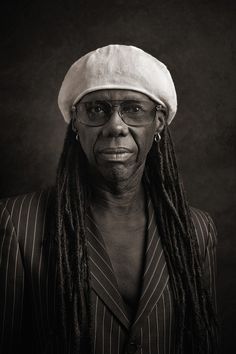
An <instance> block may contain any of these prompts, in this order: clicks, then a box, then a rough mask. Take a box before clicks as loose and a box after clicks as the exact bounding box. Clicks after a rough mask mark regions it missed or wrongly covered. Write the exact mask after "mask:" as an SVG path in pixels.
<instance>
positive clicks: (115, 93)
mask: <svg viewBox="0 0 236 354" xmlns="http://www.w3.org/2000/svg"><path fill="white" fill-rule="evenodd" d="M91 100H98V101H100V100H114V101H116V100H117V101H119V100H136V101H147V102H153V101H152V100H151V99H150V98H149V97H148V96H146V95H145V94H144V93H141V92H137V91H131V90H118V89H106V90H98V91H93V92H90V93H88V94H87V95H85V96H84V97H83V98H82V99H81V102H85V101H91Z"/></svg>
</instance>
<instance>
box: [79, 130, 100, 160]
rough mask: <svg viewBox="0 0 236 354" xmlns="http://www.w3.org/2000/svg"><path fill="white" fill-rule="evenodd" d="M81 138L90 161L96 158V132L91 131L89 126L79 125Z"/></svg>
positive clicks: (82, 145)
mask: <svg viewBox="0 0 236 354" xmlns="http://www.w3.org/2000/svg"><path fill="white" fill-rule="evenodd" d="M78 132H79V140H80V144H81V147H82V149H83V151H84V153H85V155H86V157H87V159H88V161H89V162H90V163H92V161H93V160H94V154H93V148H94V144H95V142H96V134H95V133H94V132H91V131H90V130H89V129H88V128H87V127H86V128H85V127H84V126H80V127H78Z"/></svg>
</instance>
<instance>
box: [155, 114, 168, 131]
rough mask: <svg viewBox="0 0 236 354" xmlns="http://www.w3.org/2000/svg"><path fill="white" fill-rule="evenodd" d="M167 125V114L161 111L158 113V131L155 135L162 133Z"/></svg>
mask: <svg viewBox="0 0 236 354" xmlns="http://www.w3.org/2000/svg"><path fill="white" fill-rule="evenodd" d="M165 124H166V112H165V111H164V110H159V111H157V112H156V130H155V134H157V133H161V132H162V130H163V129H164V127H165Z"/></svg>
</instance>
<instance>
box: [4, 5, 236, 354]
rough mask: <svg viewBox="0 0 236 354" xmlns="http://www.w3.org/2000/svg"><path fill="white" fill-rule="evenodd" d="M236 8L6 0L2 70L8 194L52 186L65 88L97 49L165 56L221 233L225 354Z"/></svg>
mask: <svg viewBox="0 0 236 354" xmlns="http://www.w3.org/2000/svg"><path fill="white" fill-rule="evenodd" d="M235 10H236V8H235V6H234V2H233V1H232V2H229V1H224V2H223V1H218V0H217V1H203V0H199V1H192V2H191V1H187V0H183V1H179V2H177V1H176V2H175V1H170V0H163V1H162V2H160V1H149V0H146V1H144V0H142V1H141V0H139V1H134V0H131V1H123V0H119V1H108V0H100V1H95V0H94V1H91V0H84V1H72V0H67V1H62V0H57V1H47V2H46V1H45V2H44V1H33V2H32V1H26V0H21V1H20V2H19V1H16V0H15V1H8V2H7V0H6V1H5V7H4V8H1V14H2V16H3V18H2V20H1V26H3V28H2V29H3V32H2V33H3V37H2V41H1V59H0V62H1V73H0V90H1V96H0V109H1V110H0V111H1V115H0V119H1V122H0V166H1V173H0V196H1V197H5V196H10V195H15V194H19V193H24V192H29V191H32V190H35V189H39V188H41V187H44V186H46V185H48V184H51V183H53V180H54V177H55V169H56V165H57V162H58V158H59V155H60V151H61V147H62V143H63V139H64V134H65V129H66V125H65V124H64V122H63V120H62V118H61V116H60V113H59V111H58V108H57V94H58V89H59V86H60V84H61V81H62V79H63V77H64V74H65V72H66V70H67V68H68V67H69V65H70V64H71V63H72V62H73V61H75V60H76V59H77V58H78V57H80V56H81V55H83V54H85V53H86V52H87V51H89V50H93V49H95V48H97V47H100V46H103V45H107V44H111V43H123V44H133V45H136V46H139V47H141V48H143V49H144V50H146V51H148V52H149V53H150V54H152V55H154V56H156V57H157V58H159V59H160V60H161V61H163V62H164V63H165V64H166V65H167V66H168V68H169V70H170V71H171V73H172V76H173V79H174V82H175V84H176V89H177V94H178V102H179V109H178V113H177V116H176V118H175V120H174V122H173V124H172V125H171V128H172V129H171V130H172V134H173V137H174V141H175V145H176V150H177V154H178V161H179V166H180V169H181V172H182V176H183V179H184V182H185V186H186V191H187V194H188V197H189V199H190V201H191V204H192V205H193V206H196V207H199V208H202V209H203V210H207V211H208V212H209V213H210V214H211V216H212V217H213V218H214V220H215V223H216V225H217V228H218V233H219V243H218V302H219V314H220V322H221V327H222V336H221V342H222V343H221V351H220V353H222V354H225V353H227V354H230V353H235V352H236V345H235V344H234V343H235V335H236V333H235V328H236V320H235V319H236V271H235V269H236V240H235V237H234V235H235V230H236V213H235V206H236V200H235V199H236V198H235V184H236V180H235V179H236V178H235V172H236V168H235V167H236V166H235V162H236V161H235V155H236V154H235V150H236V143H235V128H236V127H235V117H234V116H235V114H234V112H235V108H236V107H235V86H234V82H235V81H234V80H235V74H234V72H235V67H234V61H235V56H234V54H235V51H234V49H235V48H233V44H234V37H235V34H236V31H235V25H234V22H235V13H236V12H235Z"/></svg>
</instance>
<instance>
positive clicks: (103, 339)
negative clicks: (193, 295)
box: [0, 191, 216, 354]
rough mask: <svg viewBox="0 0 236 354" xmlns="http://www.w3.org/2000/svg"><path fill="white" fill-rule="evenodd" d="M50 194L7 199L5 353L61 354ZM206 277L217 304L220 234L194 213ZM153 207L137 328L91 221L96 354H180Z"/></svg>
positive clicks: (1, 268) (2, 245) (2, 239)
mask: <svg viewBox="0 0 236 354" xmlns="http://www.w3.org/2000/svg"><path fill="white" fill-rule="evenodd" d="M49 195H50V192H49V191H43V192H40V193H33V194H27V195H23V196H19V197H15V198H11V199H7V200H4V201H2V202H1V204H0V336H1V337H0V343H1V345H0V349H1V350H0V352H1V353H17V352H20V348H22V350H23V351H24V353H57V352H59V349H58V347H57V345H58V344H57V335H56V333H55V331H54V328H55V318H56V316H55V313H56V311H57V309H56V302H55V288H56V277H57V269H56V262H55V256H54V252H53V247H52V242H51V241H49V242H48V243H45V242H43V241H44V238H45V236H46V235H47V222H46V220H47V210H48V208H47V205H48V200H49ZM191 211H192V218H193V222H194V225H195V228H196V235H197V242H198V244H199V248H200V254H201V257H202V262H203V266H204V277H205V280H206V282H207V286H208V287H209V289H210V292H211V295H212V296H213V298H214V299H215V290H214V289H215V270H214V268H215V244H216V233H215V229H214V225H213V223H212V220H211V218H210V217H209V215H208V214H207V213H204V212H202V211H200V210H197V209H193V208H192V209H191ZM154 219H155V218H154V211H153V207H152V203H151V202H149V206H148V231H147V236H146V237H147V239H146V255H145V267H144V271H143V280H142V292H141V297H140V301H139V306H138V310H137V314H136V318H135V320H134V321H133V323H129V319H128V316H127V313H126V310H125V306H124V303H123V299H122V296H121V295H120V293H119V290H118V285H117V281H116V278H115V275H114V272H113V269H112V265H111V262H110V259H109V256H108V254H107V252H106V247H105V244H104V242H103V239H102V237H101V235H100V233H99V230H98V229H97V227H96V225H95V223H94V221H93V220H92V219H91V217H89V216H88V222H87V235H88V252H89V262H90V264H89V265H90V272H91V287H92V294H91V297H92V299H91V300H92V314H93V331H94V334H93V338H92V340H93V348H94V354H123V353H127V354H128V353H138V354H167V353H174V347H173V342H174V336H175V316H174V308H173V298H172V293H171V288H170V283H169V274H168V270H167V265H166V261H165V257H164V254H163V249H162V245H161V242H160V238H159V235H158V232H157V227H156V223H155V220H154Z"/></svg>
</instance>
